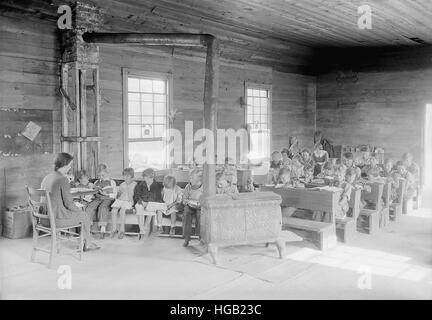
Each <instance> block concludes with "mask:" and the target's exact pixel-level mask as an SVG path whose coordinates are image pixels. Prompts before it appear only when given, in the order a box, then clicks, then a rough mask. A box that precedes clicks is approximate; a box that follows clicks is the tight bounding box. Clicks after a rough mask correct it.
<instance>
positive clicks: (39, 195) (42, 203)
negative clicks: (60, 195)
mask: <svg viewBox="0 0 432 320" xmlns="http://www.w3.org/2000/svg"><path fill="white" fill-rule="evenodd" d="M26 190H27V195H28V203H29V206H30V208H31V212H32V222H33V223H34V227H36V224H40V222H41V221H40V220H43V219H45V220H49V222H50V227H51V229H55V217H54V214H53V210H52V204H51V197H50V194H49V192H48V191H46V190H42V189H35V188H32V187H29V186H26Z"/></svg>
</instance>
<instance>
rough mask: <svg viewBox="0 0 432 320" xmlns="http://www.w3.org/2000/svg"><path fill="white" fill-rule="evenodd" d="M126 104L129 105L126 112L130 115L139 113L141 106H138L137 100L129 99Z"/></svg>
mask: <svg viewBox="0 0 432 320" xmlns="http://www.w3.org/2000/svg"><path fill="white" fill-rule="evenodd" d="M128 106H129V111H128V113H129V114H130V115H140V114H141V107H140V103H139V102H138V101H129V102H128Z"/></svg>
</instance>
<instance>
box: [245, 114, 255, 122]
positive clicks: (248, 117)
mask: <svg viewBox="0 0 432 320" xmlns="http://www.w3.org/2000/svg"><path fill="white" fill-rule="evenodd" d="M246 123H253V115H251V114H248V115H247V120H246Z"/></svg>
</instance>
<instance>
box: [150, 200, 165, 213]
mask: <svg viewBox="0 0 432 320" xmlns="http://www.w3.org/2000/svg"><path fill="white" fill-rule="evenodd" d="M145 210H146V211H158V210H160V211H167V210H168V208H167V205H166V203H163V202H151V201H150V202H149V203H148V204H147V207H146V208H145Z"/></svg>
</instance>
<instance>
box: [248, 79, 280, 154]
mask: <svg viewBox="0 0 432 320" xmlns="http://www.w3.org/2000/svg"><path fill="white" fill-rule="evenodd" d="M248 89H258V90H267V92H268V102H267V112H268V119H267V121H268V123H267V129H268V130H269V133H270V145H269V157H270V155H271V150H272V146H273V119H272V114H273V113H272V110H273V108H272V107H273V103H272V102H273V96H272V91H273V90H272V85H270V84H263V83H255V82H248V81H245V83H244V102H245V108H244V121H245V127H246V129H247V131H248V134H249V145H248V152H250V141H251V139H250V129H251V126H249V124H248V122H247V116H248V107H247V105H248V94H247V91H248Z"/></svg>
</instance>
